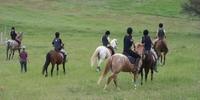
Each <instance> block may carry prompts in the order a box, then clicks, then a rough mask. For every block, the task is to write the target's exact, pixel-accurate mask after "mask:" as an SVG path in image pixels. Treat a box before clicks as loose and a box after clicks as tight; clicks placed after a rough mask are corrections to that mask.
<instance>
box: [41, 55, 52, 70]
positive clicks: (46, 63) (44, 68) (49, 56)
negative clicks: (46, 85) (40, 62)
mask: <svg viewBox="0 0 200 100" xmlns="http://www.w3.org/2000/svg"><path fill="white" fill-rule="evenodd" d="M50 59H51V54H50V52H49V53H47V55H46V61H45V63H44V66H43V70H42V74H44V71H45V70H47V67H48V66H49V64H50Z"/></svg>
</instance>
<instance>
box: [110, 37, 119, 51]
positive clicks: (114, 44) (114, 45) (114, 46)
mask: <svg viewBox="0 0 200 100" xmlns="http://www.w3.org/2000/svg"><path fill="white" fill-rule="evenodd" d="M110 44H111V46H112V47H113V48H114V49H117V44H118V43H117V39H112V40H111V42H110Z"/></svg>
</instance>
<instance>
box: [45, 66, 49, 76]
mask: <svg viewBox="0 0 200 100" xmlns="http://www.w3.org/2000/svg"><path fill="white" fill-rule="evenodd" d="M45 72H46V74H45V77H47V76H48V69H47V67H46V68H45Z"/></svg>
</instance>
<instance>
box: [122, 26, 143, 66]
mask: <svg viewBox="0 0 200 100" xmlns="http://www.w3.org/2000/svg"><path fill="white" fill-rule="evenodd" d="M132 32H133V29H132V28H131V27H129V28H128V29H127V34H126V35H125V36H124V48H123V54H124V55H126V56H127V57H128V56H131V57H132V58H131V60H130V61H131V63H135V64H136V65H138V64H139V60H140V58H141V57H140V55H138V54H137V53H135V52H133V51H132V45H133V46H134V48H135V44H134V42H133V39H132ZM128 58H130V57H128Z"/></svg>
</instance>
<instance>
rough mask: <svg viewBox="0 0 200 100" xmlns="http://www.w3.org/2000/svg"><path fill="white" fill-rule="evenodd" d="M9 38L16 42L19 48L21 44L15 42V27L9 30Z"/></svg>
mask: <svg viewBox="0 0 200 100" xmlns="http://www.w3.org/2000/svg"><path fill="white" fill-rule="evenodd" d="M10 37H11V39H12V40H14V41H16V42H17V43H18V44H19V46H20V45H21V42H20V41H19V40H17V33H16V32H15V27H12V28H11V32H10Z"/></svg>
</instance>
